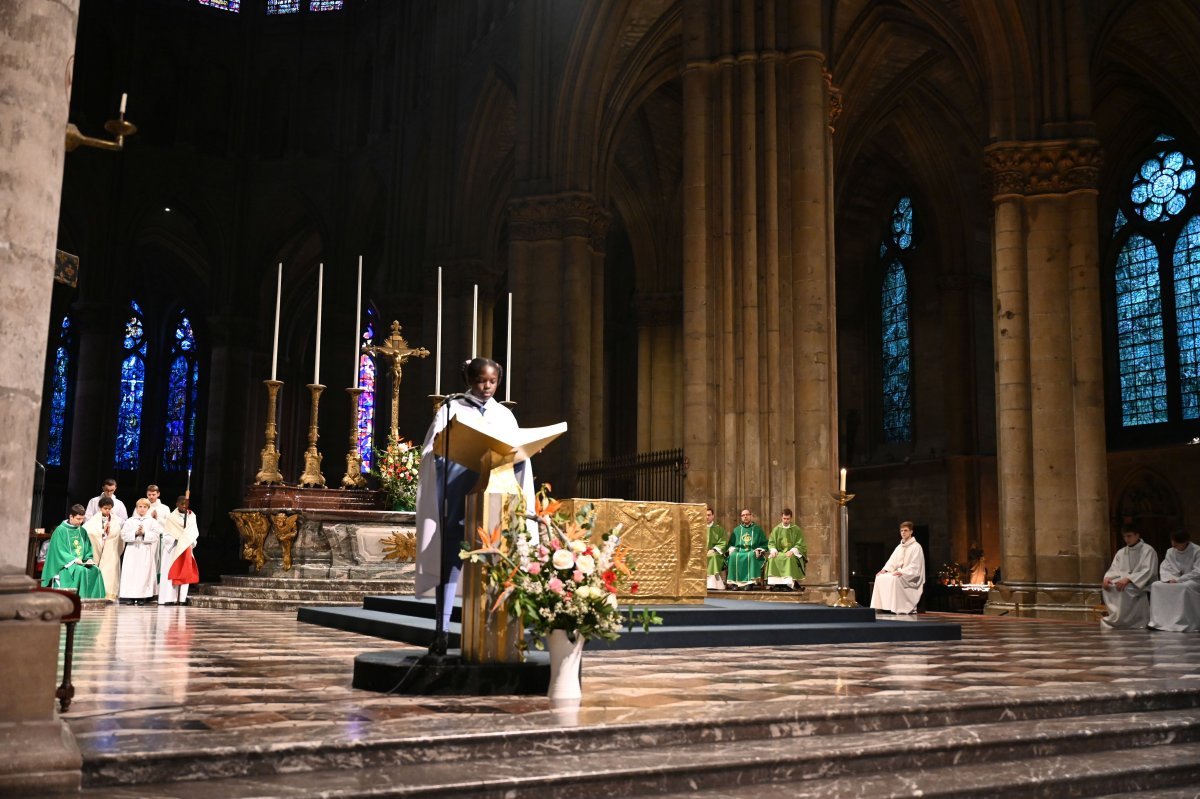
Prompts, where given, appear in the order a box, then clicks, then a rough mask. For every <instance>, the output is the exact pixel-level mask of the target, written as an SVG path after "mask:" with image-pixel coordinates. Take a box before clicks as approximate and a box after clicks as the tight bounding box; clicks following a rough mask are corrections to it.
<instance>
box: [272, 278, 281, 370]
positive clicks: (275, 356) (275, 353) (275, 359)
mask: <svg viewBox="0 0 1200 799" xmlns="http://www.w3.org/2000/svg"><path fill="white" fill-rule="evenodd" d="M282 295H283V261H280V262H279V273H278V274H277V275H276V276H275V339H274V341H272V343H271V379H272V380H274V379H275V367H276V366H278V365H279V298H280V296H282Z"/></svg>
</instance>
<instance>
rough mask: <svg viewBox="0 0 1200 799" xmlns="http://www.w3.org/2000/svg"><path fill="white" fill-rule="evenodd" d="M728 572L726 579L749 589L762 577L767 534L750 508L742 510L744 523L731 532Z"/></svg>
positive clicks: (737, 585) (732, 583)
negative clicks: (756, 520) (755, 519)
mask: <svg viewBox="0 0 1200 799" xmlns="http://www.w3.org/2000/svg"><path fill="white" fill-rule="evenodd" d="M727 551H728V553H729V557H728V558H727V560H726V566H727V568H728V573H727V574H726V577H725V581H726V582H727V583H729V584H730V585H732V586H734V587H736V588H740V589H743V590H745V589H747V588H749V587H750V586H751V585H754V584H755V583H757V582H758V581H759V580H760V579H761V578H762V572H763V560H764V559H765V557H766V554H767V534H766V533H764V532H763V529H762V528H761V527H759V526H758V524H756V523H755V521H754V514H753V513H751V512H750V510H749V509H743V510H742V523H741V524H739V525H738V526H737V527H735V528H733V532H731V533H730V534H729V548H728V550H727Z"/></svg>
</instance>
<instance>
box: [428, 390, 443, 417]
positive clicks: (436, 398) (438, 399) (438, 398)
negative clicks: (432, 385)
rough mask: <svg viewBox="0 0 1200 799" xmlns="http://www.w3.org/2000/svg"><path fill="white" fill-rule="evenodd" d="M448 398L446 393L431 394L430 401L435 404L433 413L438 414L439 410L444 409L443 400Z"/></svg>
mask: <svg viewBox="0 0 1200 799" xmlns="http://www.w3.org/2000/svg"><path fill="white" fill-rule="evenodd" d="M444 399H446V395H445V394H430V395H429V402H430V404H431V405H432V406H433V413H434V415H435V416H436V415H437V412H438V411H440V410H441V409H442V400H444Z"/></svg>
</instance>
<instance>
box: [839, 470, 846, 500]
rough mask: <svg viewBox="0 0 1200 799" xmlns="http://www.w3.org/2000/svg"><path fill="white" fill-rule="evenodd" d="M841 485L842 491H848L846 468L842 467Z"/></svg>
mask: <svg viewBox="0 0 1200 799" xmlns="http://www.w3.org/2000/svg"><path fill="white" fill-rule="evenodd" d="M840 487H841V491H842V493H843V494H845V493H846V470H845V469H842V481H841V484H840Z"/></svg>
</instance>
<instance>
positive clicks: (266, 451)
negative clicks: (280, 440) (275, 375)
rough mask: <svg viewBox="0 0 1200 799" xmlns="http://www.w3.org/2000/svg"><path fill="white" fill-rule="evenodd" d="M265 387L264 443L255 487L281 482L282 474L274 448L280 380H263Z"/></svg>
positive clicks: (276, 451)
mask: <svg viewBox="0 0 1200 799" xmlns="http://www.w3.org/2000/svg"><path fill="white" fill-rule="evenodd" d="M263 385H264V386H266V387H267V429H266V431H265V435H266V443H265V444H264V446H263V448H262V463H261V465H260V466H259V469H258V474H256V475H255V476H254V483H255V485H271V484H274V483H282V482H283V474H281V473H280V471H279V450H278V449H276V448H275V435H276V428H275V402H276V400H277V399H278V397H279V387H280V386H282V385H283V381H282V380H264V381H263Z"/></svg>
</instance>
